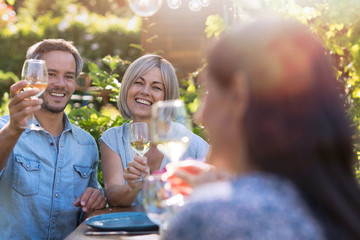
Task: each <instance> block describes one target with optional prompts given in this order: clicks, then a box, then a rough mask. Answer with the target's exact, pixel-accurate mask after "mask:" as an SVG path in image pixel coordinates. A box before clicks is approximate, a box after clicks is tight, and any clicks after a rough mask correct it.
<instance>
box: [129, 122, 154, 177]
mask: <svg viewBox="0 0 360 240" xmlns="http://www.w3.org/2000/svg"><path fill="white" fill-rule="evenodd" d="M129 129H130V134H129V137H130V145H131V147H132V148H133V149H134V151H135V152H136V153H137V154H139V156H141V157H144V155H145V154H146V153H147V151H149V149H150V145H151V138H150V134H149V130H148V127H147V124H146V123H145V122H132V123H130V127H129ZM147 171H148V172H149V170H148V169H147ZM143 179H144V174H143V173H142V174H141V177H140V179H138V180H135V181H134V182H137V181H143Z"/></svg>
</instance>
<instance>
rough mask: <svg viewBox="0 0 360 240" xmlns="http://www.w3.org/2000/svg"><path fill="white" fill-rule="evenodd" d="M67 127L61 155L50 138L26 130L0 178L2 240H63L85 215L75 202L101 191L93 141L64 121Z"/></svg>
mask: <svg viewBox="0 0 360 240" xmlns="http://www.w3.org/2000/svg"><path fill="white" fill-rule="evenodd" d="M8 119H9V117H8V116H5V117H2V118H0V128H3V127H4V125H5V124H6V123H7V121H8ZM64 122H65V129H64V131H63V132H62V134H61V137H60V141H59V152H58V153H57V149H56V146H55V141H54V139H53V137H52V135H51V134H50V133H48V132H46V131H32V130H28V129H27V130H25V131H24V132H23V133H22V135H21V136H20V138H19V140H18V142H17V144H16V145H15V147H14V149H13V151H12V153H11V155H10V157H9V160H8V162H7V164H6V166H5V168H4V169H3V171H2V172H0V228H1V231H0V239H64V238H65V237H66V236H67V235H68V234H70V233H71V232H72V231H73V230H74V229H75V228H76V226H77V223H78V218H79V216H80V214H81V209H80V208H78V207H74V205H73V202H74V201H75V199H76V198H77V197H79V196H80V195H81V194H82V193H83V192H84V190H85V189H86V188H87V187H94V188H99V189H100V188H101V186H100V185H99V183H98V181H97V165H98V150H97V146H96V142H95V140H94V139H93V137H92V136H91V135H90V134H89V133H87V132H85V131H84V130H82V129H80V128H78V127H76V126H75V125H72V124H71V123H70V121H69V119H68V117H67V116H66V115H65V117H64ZM35 124H38V122H37V121H36V120H35Z"/></svg>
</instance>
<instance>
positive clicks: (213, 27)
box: [205, 14, 226, 38]
mask: <svg viewBox="0 0 360 240" xmlns="http://www.w3.org/2000/svg"><path fill="white" fill-rule="evenodd" d="M205 25H206V28H205V33H206V37H208V38H211V37H215V38H218V37H219V35H220V33H222V32H223V31H224V30H225V29H226V25H225V22H224V19H223V18H222V17H220V16H219V15H218V14H216V15H210V16H209V17H207V19H206V23H205Z"/></svg>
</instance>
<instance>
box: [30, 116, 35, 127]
mask: <svg viewBox="0 0 360 240" xmlns="http://www.w3.org/2000/svg"><path fill="white" fill-rule="evenodd" d="M33 124H34V114H31V122H30V125H33Z"/></svg>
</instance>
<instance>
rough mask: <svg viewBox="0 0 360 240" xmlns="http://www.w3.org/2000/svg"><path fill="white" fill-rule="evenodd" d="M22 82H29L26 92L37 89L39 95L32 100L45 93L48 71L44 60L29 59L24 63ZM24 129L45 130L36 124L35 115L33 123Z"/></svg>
mask: <svg viewBox="0 0 360 240" xmlns="http://www.w3.org/2000/svg"><path fill="white" fill-rule="evenodd" d="M21 80H26V81H27V86H26V87H25V88H24V90H25V91H29V90H31V89H34V88H37V89H38V90H39V93H38V94H37V95H35V96H33V97H31V98H32V99H35V98H38V97H39V96H40V95H41V94H43V92H44V91H45V89H46V87H47V84H48V71H47V67H46V64H45V61H44V60H40V59H27V60H25V62H24V65H23V68H22V72H21ZM23 128H25V129H26V128H28V129H31V130H37V131H39V130H42V129H43V128H41V127H39V126H36V125H35V124H34V114H32V115H31V123H30V125H28V126H25V127H23Z"/></svg>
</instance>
